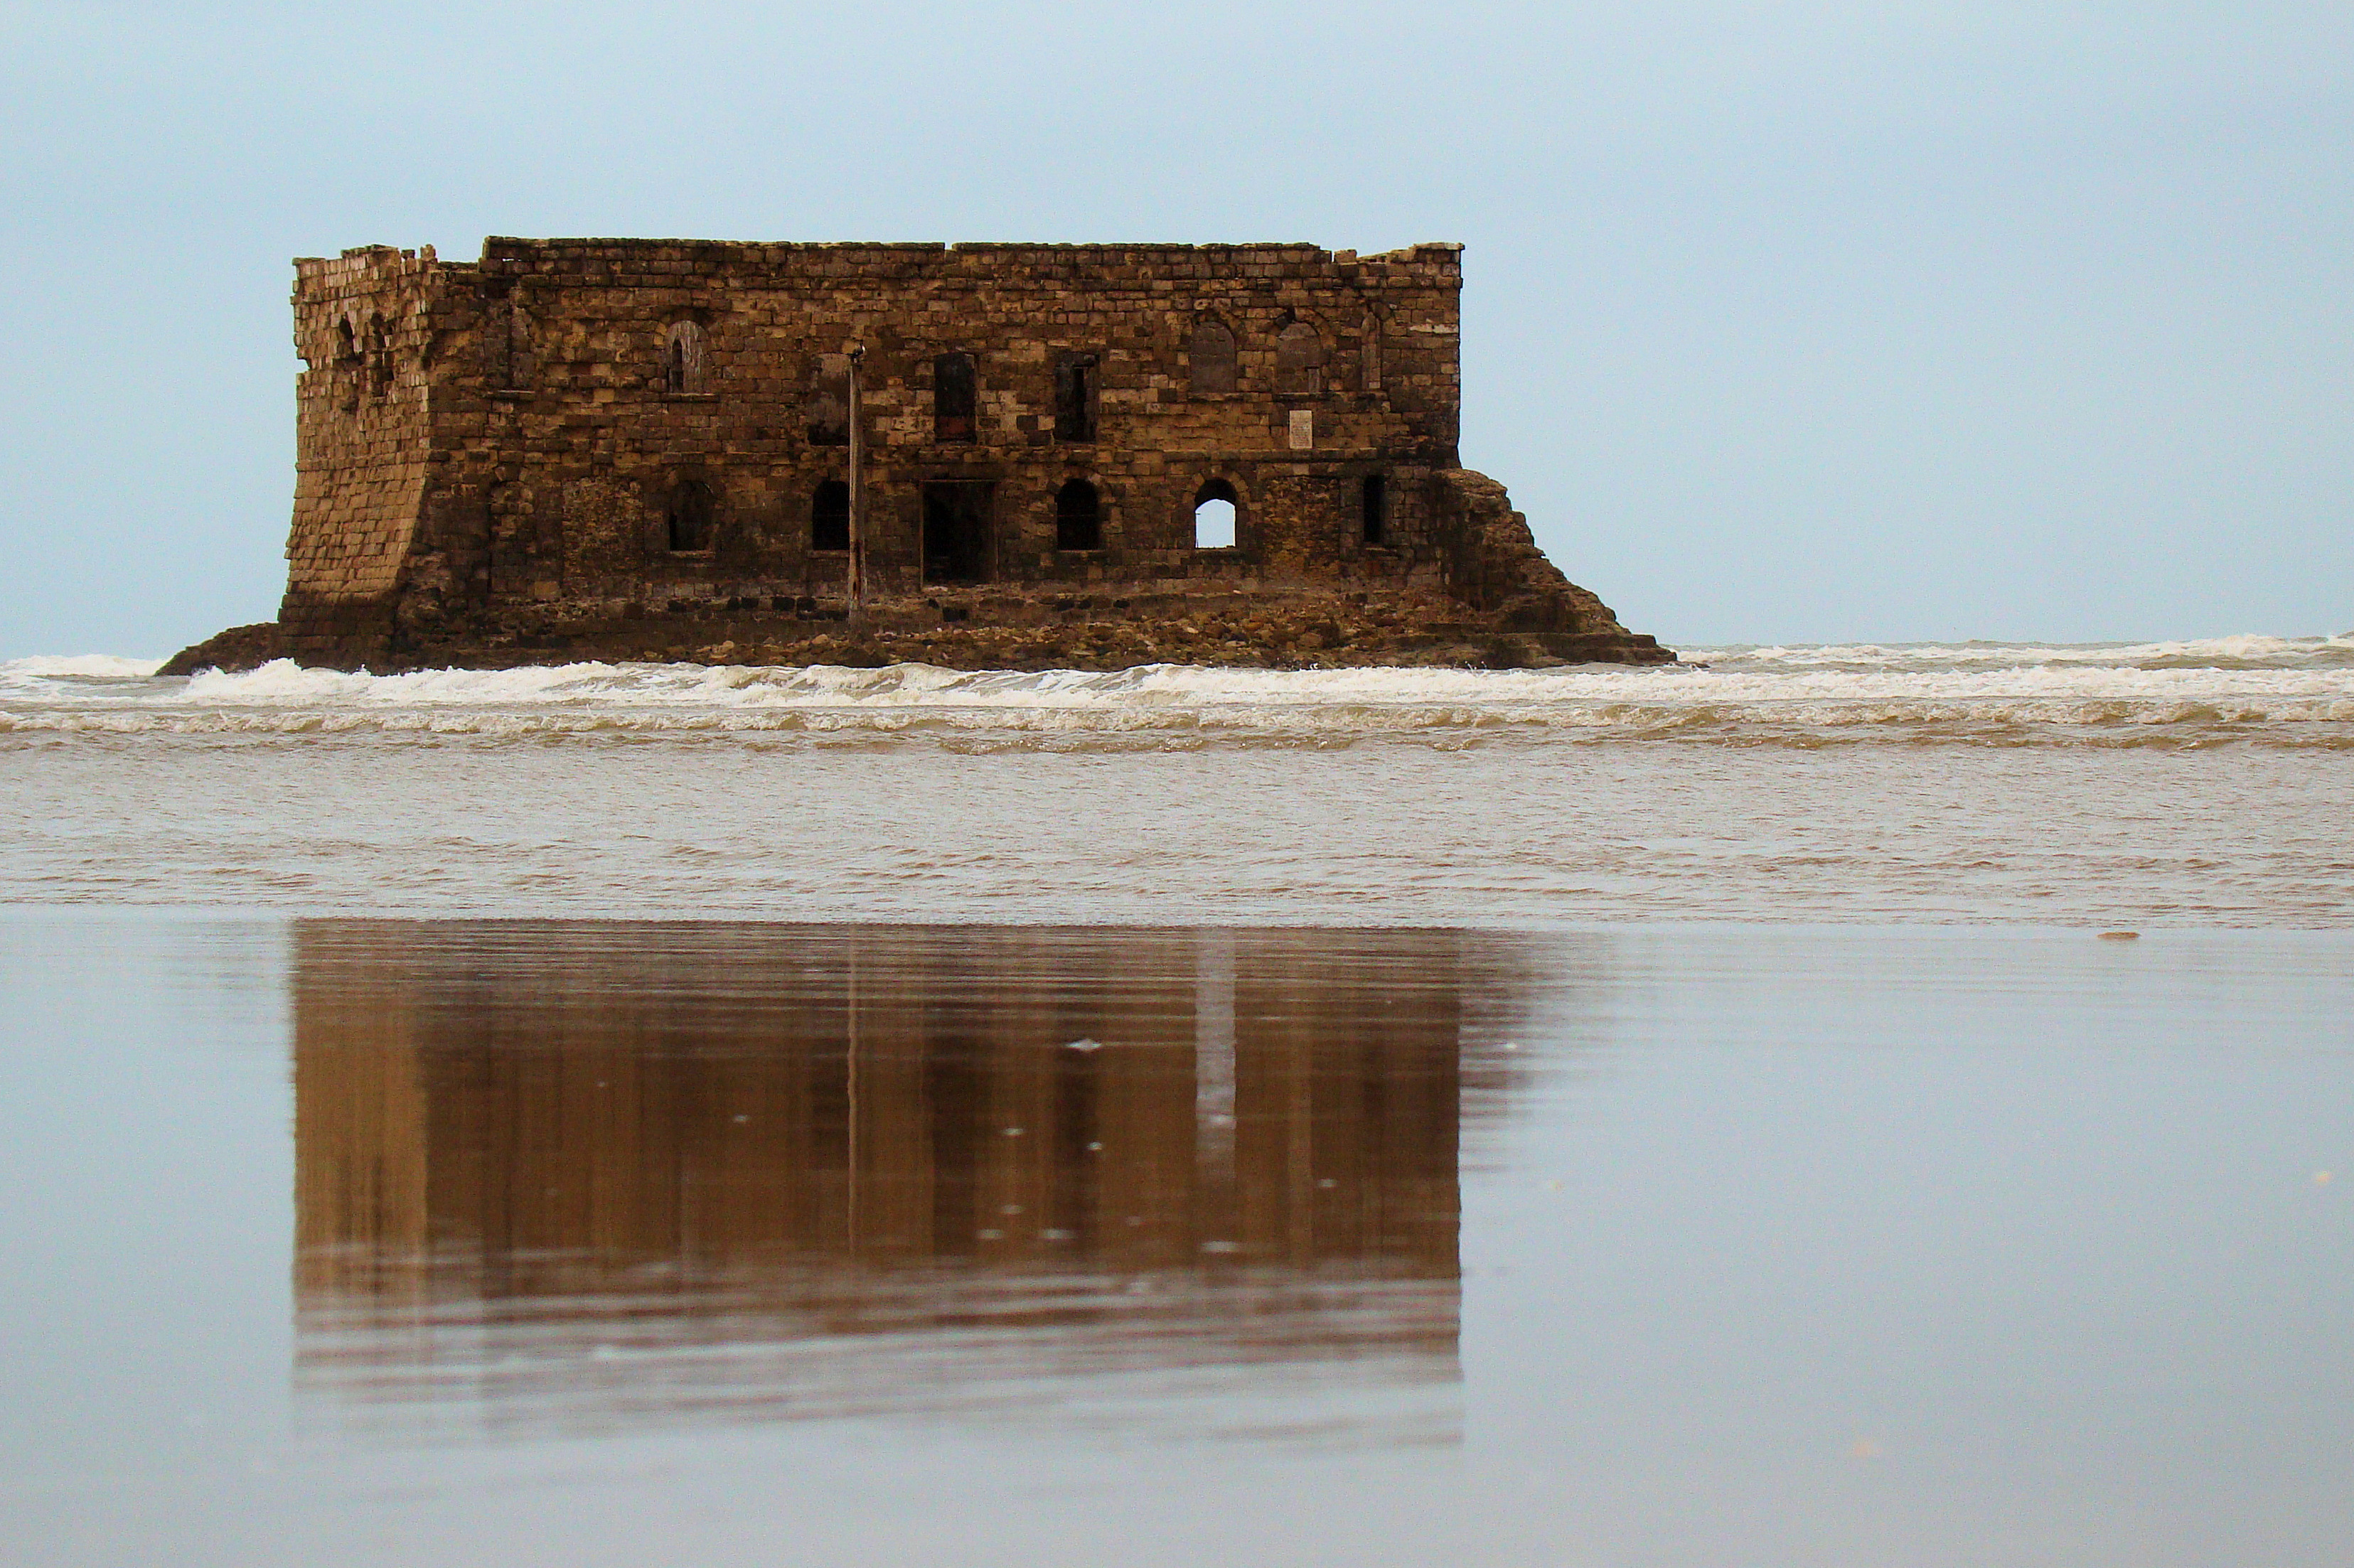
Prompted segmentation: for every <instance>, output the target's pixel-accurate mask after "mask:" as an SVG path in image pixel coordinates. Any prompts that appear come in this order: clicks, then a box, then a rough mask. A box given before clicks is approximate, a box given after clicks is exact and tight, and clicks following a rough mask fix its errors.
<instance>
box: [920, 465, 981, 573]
mask: <svg viewBox="0 0 2354 1568" xmlns="http://www.w3.org/2000/svg"><path fill="white" fill-rule="evenodd" d="M996 488H997V487H996V486H995V485H993V484H991V483H989V482H987V481H985V480H962V479H951V480H933V481H931V482H928V483H927V484H926V485H925V486H924V580H925V581H926V582H928V583H979V582H987V581H988V580H989V503H990V497H991V492H993V491H994V490H995V489H996Z"/></svg>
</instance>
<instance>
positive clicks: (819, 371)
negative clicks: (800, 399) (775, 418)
mask: <svg viewBox="0 0 2354 1568" xmlns="http://www.w3.org/2000/svg"><path fill="white" fill-rule="evenodd" d="M808 415H809V439H810V445H811V446H813V447H846V446H848V445H849V444H850V356H849V355H846V354H829V355H822V356H821V357H820V358H819V360H818V362H817V368H816V370H815V371H814V372H813V373H811V376H810V394H809V408H808Z"/></svg>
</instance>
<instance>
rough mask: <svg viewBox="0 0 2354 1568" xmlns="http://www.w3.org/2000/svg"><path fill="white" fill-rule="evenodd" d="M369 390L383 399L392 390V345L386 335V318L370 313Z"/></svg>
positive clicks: (368, 326) (368, 341) (368, 344)
mask: <svg viewBox="0 0 2354 1568" xmlns="http://www.w3.org/2000/svg"><path fill="white" fill-rule="evenodd" d="M367 356H368V390H369V391H371V392H373V393H374V394H376V396H377V397H383V396H384V395H385V394H386V393H387V392H389V391H391V390H392V343H391V341H390V339H388V338H387V336H386V335H385V330H384V318H383V317H382V316H380V315H378V314H376V313H375V312H374V311H370V312H369V313H368V325H367Z"/></svg>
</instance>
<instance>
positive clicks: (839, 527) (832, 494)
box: [810, 479, 850, 550]
mask: <svg viewBox="0 0 2354 1568" xmlns="http://www.w3.org/2000/svg"><path fill="white" fill-rule="evenodd" d="M810 548H811V549H812V550H847V549H848V548H850V485H849V484H848V482H845V481H843V480H839V479H829V480H826V481H825V482H822V483H821V484H820V485H819V486H818V487H817V495H816V497H815V498H814V499H813V500H811V502H810Z"/></svg>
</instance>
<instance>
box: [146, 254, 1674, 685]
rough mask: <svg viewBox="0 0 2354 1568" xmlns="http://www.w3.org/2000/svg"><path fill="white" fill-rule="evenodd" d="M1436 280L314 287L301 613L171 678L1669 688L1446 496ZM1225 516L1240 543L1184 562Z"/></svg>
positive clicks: (737, 279)
mask: <svg viewBox="0 0 2354 1568" xmlns="http://www.w3.org/2000/svg"><path fill="white" fill-rule="evenodd" d="M1460 261H1461V248H1460V247H1459V246H1454V245H1423V246H1416V247H1415V248H1413V249H1406V250H1398V251H1392V252H1389V253H1387V254H1384V255H1379V256H1367V257H1363V258H1360V257H1359V256H1357V255H1356V254H1355V253H1354V252H1352V251H1346V250H1342V251H1325V250H1320V249H1316V248H1314V247H1312V246H1305V245H1238V246H1180V245H1106V246H1041V245H962V246H955V247H949V246H941V245H760V244H733V243H729V244H722V243H711V242H702V241H688V240H614V239H559V240H527V239H506V238H493V239H491V240H488V241H486V242H485V244H484V246H483V249H482V260H480V261H478V262H474V263H472V264H466V263H454V262H444V261H441V260H439V259H437V258H436V257H435V255H434V254H433V252H432V250H431V249H424V250H422V251H415V252H412V251H404V250H395V249H389V248H383V247H376V248H368V249H357V250H351V251H346V252H345V254H344V255H343V256H341V257H340V258H337V259H335V260H302V261H298V262H296V263H295V273H296V279H295V288H294V318H295V344H296V347H297V349H298V351H299V352H300V353H301V355H302V360H303V363H304V366H306V368H305V369H304V370H303V371H302V375H301V376H300V377H299V380H298V401H299V409H300V411H299V415H298V423H297V430H298V458H297V481H296V488H295V499H294V518H293V527H292V533H291V535H290V537H289V539H288V542H287V549H286V555H287V564H288V572H287V588H286V597H285V600H284V602H283V604H282V606H281V609H280V614H279V619H278V620H276V621H274V622H270V623H267V624H265V625H261V626H254V627H241V628H238V629H235V630H231V631H228V632H224V633H222V634H220V635H219V636H218V637H216V638H213V639H212V640H210V641H207V642H205V643H200V644H198V645H197V646H196V647H195V648H192V649H189V650H187V651H186V652H183V653H182V654H181V655H180V656H179V657H178V658H177V659H175V661H174V662H173V664H172V665H171V666H168V667H167V668H172V669H178V670H187V669H195V668H199V667H203V666H206V665H211V664H218V665H223V666H226V667H232V668H234V667H241V666H246V665H250V664H252V663H255V662H260V661H261V660H263V659H268V658H273V657H280V656H288V655H291V656H292V657H295V658H298V659H301V660H302V661H304V662H310V663H319V664H334V665H344V666H358V665H365V666H367V667H369V668H372V669H377V670H386V669H399V668H416V667H419V666H424V665H434V664H453V663H454V664H471V665H482V664H505V663H527V662H551V661H555V660H559V659H570V658H646V657H653V658H663V659H675V658H684V659H702V660H705V661H706V662H755V661H758V662H856V663H875V662H885V661H886V660H897V659H923V660H926V661H928V662H936V663H944V664H952V665H964V666H969V667H997V668H1026V667H1038V666H1042V665H1049V664H1055V665H1075V666H1077V667H1082V668H1093V667H1104V666H1107V665H1115V664H1119V663H1131V662H1140V661H1143V660H1150V659H1176V660H1184V661H1188V662H1215V663H1257V664H1334V663H1401V662H1416V663H1421V662H1447V663H1490V664H1541V663H1551V662H1562V661H1565V660H1581V659H1592V660H1609V661H1617V662H1659V661H1663V660H1666V659H1669V658H1670V657H1672V655H1671V654H1669V653H1668V652H1664V651H1662V650H1660V649H1659V647H1658V646H1657V644H1656V643H1655V642H1653V641H1652V640H1651V639H1649V638H1648V637H1640V636H1636V635H1633V634H1630V633H1629V632H1628V631H1627V630H1626V629H1625V628H1623V627H1621V626H1620V625H1619V624H1618V623H1617V620H1615V619H1613V617H1612V616H1611V614H1610V611H1609V610H1608V609H1606V607H1605V606H1603V605H1602V603H1601V602H1600V601H1599V600H1597V599H1595V598H1594V596H1593V595H1591V594H1589V593H1586V592H1585V590H1583V589H1581V588H1575V587H1574V586H1573V585H1571V584H1570V583H1569V582H1568V581H1567V579H1565V578H1564V577H1563V576H1562V575H1561V573H1560V572H1558V571H1557V570H1555V569H1554V568H1553V566H1552V564H1551V563H1550V562H1548V561H1547V560H1546V559H1545V557H1544V556H1543V553H1542V552H1540V551H1539V550H1538V549H1537V547H1536V545H1535V543H1534V541H1533V539H1532V537H1531V535H1530V533H1529V530H1528V526H1527V523H1526V521H1525V520H1524V519H1523V518H1522V516H1521V514H1518V513H1516V512H1514V511H1513V510H1512V509H1511V502H1510V500H1509V498H1508V497H1507V496H1506V494H1505V493H1504V489H1503V487H1502V486H1501V485H1500V484H1498V483H1496V482H1494V481H1492V480H1490V479H1488V478H1486V477H1485V476H1483V475H1480V474H1477V473H1473V472H1471V471H1468V470H1465V469H1462V468H1460V467H1458V460H1457V456H1456V435H1457V423H1458V411H1459V408H1460V393H1461V377H1460V367H1459V359H1458V338H1459V329H1458V293H1459V291H1460V289H1461V285H1462V270H1461V265H1460ZM854 345H860V346H863V348H864V362H863V368H862V382H863V387H864V440H865V443H866V445H865V451H866V460H865V461H864V482H865V486H866V495H867V503H866V524H865V540H866V550H865V556H866V561H867V571H868V579H869V590H868V591H869V596H870V597H869V611H868V613H867V614H865V615H864V616H863V617H862V619H861V620H860V622H859V623H858V624H857V625H855V626H851V625H847V624H845V623H844V622H843V609H844V603H845V593H846V574H847V566H846V563H847V559H848V557H847V553H846V551H845V550H844V549H843V547H842V546H843V543H844V534H843V529H844V526H845V523H844V515H845V514H844V510H843V509H844V506H845V505H846V502H845V500H844V497H843V481H844V479H845V478H846V475H847V466H848V453H849V449H848V447H847V445H846V444H845V443H846V440H847V430H848V409H847V407H846V405H845V401H844V398H845V396H846V378H847V369H848V358H847V355H848V354H849V352H850V350H851V349H852V347H853V346H854ZM1215 500H1224V501H1228V502H1231V503H1232V504H1233V506H1234V509H1235V543H1234V544H1233V545H1231V546H1219V547H1206V548H1205V547H1198V546H1197V544H1196V534H1195V513H1196V509H1197V506H1199V505H1200V504H1201V503H1204V501H1215Z"/></svg>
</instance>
